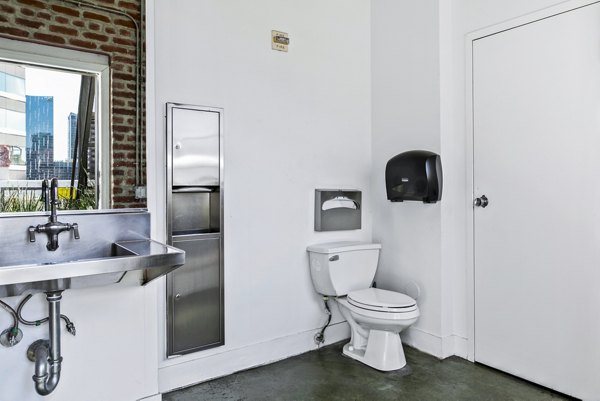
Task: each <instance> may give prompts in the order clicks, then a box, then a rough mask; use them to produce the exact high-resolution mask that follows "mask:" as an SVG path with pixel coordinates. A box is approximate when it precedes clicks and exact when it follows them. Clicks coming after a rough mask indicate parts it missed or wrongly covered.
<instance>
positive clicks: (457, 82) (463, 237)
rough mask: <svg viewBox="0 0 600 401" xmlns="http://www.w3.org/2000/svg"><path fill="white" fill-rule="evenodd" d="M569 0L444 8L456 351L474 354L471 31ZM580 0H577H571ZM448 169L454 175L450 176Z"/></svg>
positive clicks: (445, 219) (449, 282)
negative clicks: (468, 50) (469, 93)
mask: <svg viewBox="0 0 600 401" xmlns="http://www.w3.org/2000/svg"><path fill="white" fill-rule="evenodd" d="M560 3H569V2H568V1H567V2H565V1H557V0H527V1H518V0H509V1H506V0H476V1H475V0H452V1H451V5H450V6H448V5H446V6H445V7H444V8H443V11H442V13H440V26H441V27H442V28H443V30H444V32H443V34H442V51H441V54H442V63H441V65H442V70H441V76H442V85H441V93H442V107H441V115H442V126H441V143H442V158H443V160H444V161H445V165H444V168H445V171H444V172H445V173H446V174H448V175H447V176H446V178H447V179H448V178H450V177H452V178H453V180H454V181H455V185H452V184H451V183H450V182H449V181H448V180H447V181H446V185H445V188H444V190H445V194H444V196H445V199H444V202H445V204H444V205H443V209H442V226H443V230H442V238H443V241H442V255H443V256H442V260H443V267H442V274H443V276H442V277H443V280H442V282H443V288H444V290H445V293H446V295H447V299H449V300H451V305H452V306H451V310H447V311H446V313H445V315H444V316H445V317H446V318H447V320H448V324H447V327H448V330H450V331H451V332H452V334H453V336H454V337H455V338H456V339H458V341H457V342H456V343H455V344H456V347H455V350H454V352H455V353H457V354H459V355H461V356H465V357H469V358H472V357H473V354H472V351H473V349H472V343H471V348H470V349H467V347H466V340H463V339H467V338H470V339H471V340H472V336H473V332H472V320H470V319H471V318H470V315H471V313H472V312H471V313H469V310H468V308H470V307H471V306H470V305H471V304H470V300H469V297H470V296H472V294H470V293H469V291H471V289H469V286H468V280H469V279H470V278H469V276H468V272H467V266H468V260H469V258H472V255H469V254H467V249H468V244H467V221H468V219H467V214H468V213H470V205H471V202H472V196H471V194H467V184H468V179H467V176H466V172H467V171H468V163H470V162H469V161H468V149H467V144H468V140H467V135H469V134H468V133H467V125H466V115H467V110H466V104H467V98H466V82H465V77H466V67H467V66H466V47H465V46H466V35H467V34H468V33H470V32H473V31H477V30H480V29H483V28H486V27H489V26H493V25H496V24H500V23H502V22H505V21H507V20H511V19H514V18H518V17H521V16H524V15H527V14H530V13H533V12H536V11H539V10H542V9H544V8H547V7H551V6H554V5H556V4H560ZM571 3H575V2H571ZM449 174H452V175H451V176H450V175H449Z"/></svg>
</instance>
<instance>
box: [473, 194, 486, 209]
mask: <svg viewBox="0 0 600 401" xmlns="http://www.w3.org/2000/svg"><path fill="white" fill-rule="evenodd" d="M488 203H490V201H489V200H488V198H487V196H485V195H481V198H475V200H474V201H473V206H481V207H483V208H485V207H486V206H487V205H488Z"/></svg>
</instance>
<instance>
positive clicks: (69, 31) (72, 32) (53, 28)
mask: <svg viewBox="0 0 600 401" xmlns="http://www.w3.org/2000/svg"><path fill="white" fill-rule="evenodd" d="M48 30H49V31H50V32H54V33H61V34H63V35H68V36H77V33H78V31H77V29H73V28H67V27H65V26H60V25H50V27H49V28H48Z"/></svg>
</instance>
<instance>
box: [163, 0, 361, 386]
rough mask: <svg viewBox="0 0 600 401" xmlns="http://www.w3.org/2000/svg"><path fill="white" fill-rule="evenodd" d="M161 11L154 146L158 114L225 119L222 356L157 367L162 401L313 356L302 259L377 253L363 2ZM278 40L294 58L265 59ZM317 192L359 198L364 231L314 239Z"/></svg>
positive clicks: (208, 5)
mask: <svg viewBox="0 0 600 401" xmlns="http://www.w3.org/2000/svg"><path fill="white" fill-rule="evenodd" d="M155 6H156V13H155V15H156V17H155V24H156V29H155V33H154V38H155V42H156V44H155V57H156V70H155V75H156V76H155V81H156V85H155V88H156V92H155V98H156V106H155V122H156V128H155V131H156V136H157V138H160V140H161V141H162V138H164V130H163V127H164V124H163V115H164V105H165V102H180V103H189V104H197V105H205V106H216V107H222V108H224V110H225V132H224V140H225V144H224V151H225V172H224V179H225V189H224V196H225V228H224V233H225V342H226V344H225V346H223V347H219V348H215V349H212V350H207V351H204V352H200V353H196V354H193V355H190V356H183V357H179V358H175V359H171V360H167V361H163V362H162V363H161V366H162V369H161V371H160V389H161V390H163V391H164V390H168V389H172V388H175V387H180V386H183V385H187V384H190V383H193V382H197V381H199V380H204V379H207V378H210V377H215V376H219V375H223V374H227V373H230V372H231V371H234V370H239V369H243V368H247V367H250V366H254V365H257V364H261V363H265V362H268V361H272V360H275V359H280V358H284V357H287V356H290V355H293V354H296V353H301V352H304V351H307V350H309V349H312V348H314V347H315V346H314V343H313V340H312V338H313V335H314V334H315V332H316V329H317V328H318V327H319V326H321V325H322V324H323V322H324V320H325V315H324V313H323V307H322V303H321V301H320V299H319V297H318V296H317V295H316V294H315V293H314V290H313V287H312V283H311V281H310V275H309V270H308V259H307V255H306V251H305V249H306V246H307V245H308V244H312V243H316V242H323V241H328V240H337V239H359V240H370V239H371V209H372V207H371V204H370V202H369V200H370V196H369V194H370V191H371V188H370V168H371V138H370V131H371V107H370V105H371V96H370V88H371V86H370V79H371V73H370V46H371V41H370V2H369V1H368V0H350V1H349V0H329V1H321V0H308V1H302V2H297V1H292V0H286V1H282V0H260V1H259V0H256V1H252V2H248V1H242V0H236V1H233V0H230V1H222V0H205V1H201V2H192V1H183V0H175V1H173V0H170V1H166V0H163V1H156V2H155ZM272 29H276V30H281V31H284V32H288V33H289V34H290V42H291V43H290V51H289V53H282V52H276V51H273V50H271V45H270V40H271V30H272ZM157 149H159V150H158V152H159V154H158V155H157V161H156V163H154V164H153V165H155V166H156V168H157V169H158V168H161V166H162V161H159V160H160V158H162V157H163V155H162V154H160V149H161V147H160V145H158V146H157ZM157 182H158V181H157ZM160 185H161V184H160V183H158V184H157V187H160ZM315 188H356V189H360V190H362V191H363V199H364V200H365V202H364V208H363V215H362V217H363V228H362V230H356V231H344V232H331V233H316V232H314V230H313V203H314V189H315ZM158 199H159V200H158V201H157V203H159V205H158V206H157V207H158V208H159V209H158V210H161V207H162V205H160V203H161V202H160V199H162V197H161V196H159V197H158ZM156 224H157V225H158V226H159V227H160V225H161V224H164V219H161V220H156ZM339 321H340V318H339V316H336V318H335V319H334V322H339ZM338 332H339V334H338V335H337V337H336V336H335V335H334V336H333V337H332V336H331V335H330V337H329V338H330V340H332V339H341V338H343V337H345V336H347V335H348V333H347V331H346V329H345V327H343V328H342V329H341V330H339V329H338ZM331 333H334V334H335V333H336V330H335V329H333V330H332V332H331Z"/></svg>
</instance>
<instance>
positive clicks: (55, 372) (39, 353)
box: [27, 291, 62, 395]
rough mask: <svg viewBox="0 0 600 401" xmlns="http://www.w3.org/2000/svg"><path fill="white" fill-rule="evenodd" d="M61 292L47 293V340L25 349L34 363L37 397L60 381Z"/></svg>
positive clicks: (46, 393)
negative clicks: (48, 337)
mask: <svg viewBox="0 0 600 401" xmlns="http://www.w3.org/2000/svg"><path fill="white" fill-rule="evenodd" d="M61 299H62V291H55V292H47V293H46V300H47V301H48V318H49V323H50V325H49V326H50V327H49V330H48V333H49V336H50V339H49V340H37V341H35V342H34V343H33V344H31V345H30V346H29V348H28V349H27V357H28V358H29V360H30V361H32V362H35V374H34V375H33V381H34V383H35V391H37V393H38V394H39V395H48V394H50V393H51V392H53V391H54V389H56V386H58V382H59V381H60V368H61V364H62V356H61V354H60V300H61Z"/></svg>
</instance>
